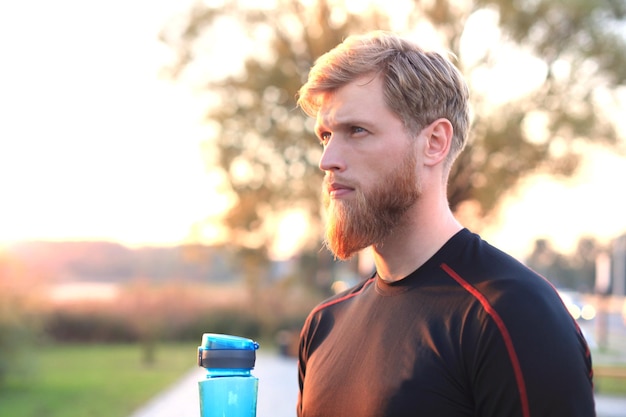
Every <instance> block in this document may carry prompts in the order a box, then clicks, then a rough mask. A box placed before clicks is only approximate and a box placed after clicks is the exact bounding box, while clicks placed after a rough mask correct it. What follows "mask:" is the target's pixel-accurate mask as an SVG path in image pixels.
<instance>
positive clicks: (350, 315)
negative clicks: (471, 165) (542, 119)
mask: <svg viewBox="0 0 626 417" xmlns="http://www.w3.org/2000/svg"><path fill="white" fill-rule="evenodd" d="M298 104H299V106H300V107H301V108H302V109H303V110H304V111H305V112H306V113H307V114H309V115H311V116H312V117H315V119H316V125H315V131H316V135H317V137H318V138H319V140H320V142H321V144H322V146H323V148H324V151H323V154H322V157H321V159H320V162H319V166H320V169H322V170H323V171H324V172H325V178H324V185H323V190H322V196H323V201H324V206H325V208H326V213H327V230H326V245H327V246H328V248H329V249H330V250H331V251H332V252H333V253H334V254H335V256H336V257H337V258H339V259H349V258H350V257H351V256H353V255H354V254H355V253H357V252H358V251H360V250H361V249H364V248H367V247H370V246H371V247H372V250H373V254H374V263H375V266H376V272H375V273H374V274H373V275H372V276H371V277H370V278H369V279H366V280H364V281H363V282H361V283H359V284H357V285H356V286H355V287H353V288H350V289H348V290H347V291H345V292H343V293H341V294H338V295H336V296H334V297H332V298H330V299H328V300H326V301H324V302H323V303H321V304H320V305H318V306H317V307H316V308H315V309H314V310H313V311H312V312H311V313H310V315H309V317H308V318H307V320H306V322H305V324H304V327H303V329H302V332H301V335H300V346H299V361H298V369H299V385H300V386H299V387H300V391H299V398H298V405H297V414H298V416H299V417H403V416H407V417H408V416H412V417H416V416H424V417H444V416H445V417H457V416H458V417H461V416H464V417H469V416H472V417H478V416H480V417H496V416H497V417H503V416H511V417H531V416H568V417H571V416H593V415H594V414H595V411H594V398H593V386H592V368H591V356H590V353H589V349H588V347H587V343H586V341H585V339H584V337H583V335H582V333H581V331H580V329H579V328H578V326H577V324H576V322H575V321H574V319H573V318H572V317H571V316H570V315H569V313H568V311H567V309H566V308H565V306H564V305H563V303H562V302H561V300H560V297H559V296H558V294H557V293H556V291H555V290H554V288H553V287H552V286H551V285H550V284H549V283H548V281H547V280H545V279H544V278H543V277H541V276H539V275H537V274H535V273H534V272H533V271H531V270H529V269H528V268H526V267H525V266H524V265H522V264H521V263H520V262H518V261H516V260H515V259H513V258H512V257H510V256H508V255H506V254H505V253H503V252H501V251H499V250H498V249H496V248H494V247H493V246H491V245H489V244H488V243H487V242H485V241H484V240H482V239H481V238H480V237H479V236H478V235H476V234H473V233H472V232H470V231H469V230H468V229H466V228H464V227H463V226H462V225H461V224H460V223H459V222H458V221H457V220H456V219H455V217H454V215H453V213H452V212H451V210H450V208H449V205H448V200H447V195H446V188H447V187H446V185H447V181H448V177H449V174H450V168H451V166H452V164H453V162H454V160H455V158H456V157H457V156H458V154H459V152H461V150H462V149H463V147H464V145H465V142H466V140H467V136H468V131H469V126H470V116H469V114H470V110H469V93H468V88H467V85H466V83H465V82H464V80H463V78H462V76H461V75H460V73H459V72H458V70H457V69H456V68H455V67H454V65H453V64H452V63H451V62H450V61H449V60H448V59H446V58H444V57H443V56H442V55H440V54H437V53H434V52H427V51H424V50H422V49H421V48H420V47H419V46H417V45H415V44H413V43H411V42H409V41H407V40H406V39H403V38H401V37H398V36H396V35H394V34H391V33H386V32H373V33H369V34H367V35H364V36H353V37H349V38H348V39H346V40H345V41H344V42H343V43H342V44H340V45H338V46H337V47H336V48H334V49H333V50H331V51H330V52H328V53H326V54H325V55H323V56H322V57H320V58H319V59H318V60H317V61H316V63H315V66H314V67H313V68H312V69H311V71H310V73H309V77H308V81H307V82H306V84H305V85H304V86H302V88H301V89H300V92H299V99H298Z"/></svg>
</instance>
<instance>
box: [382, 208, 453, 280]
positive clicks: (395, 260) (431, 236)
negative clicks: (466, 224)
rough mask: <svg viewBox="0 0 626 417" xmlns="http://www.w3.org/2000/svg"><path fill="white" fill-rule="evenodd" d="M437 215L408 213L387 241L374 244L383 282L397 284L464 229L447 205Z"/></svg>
mask: <svg viewBox="0 0 626 417" xmlns="http://www.w3.org/2000/svg"><path fill="white" fill-rule="evenodd" d="M434 212H435V213H436V214H437V215H434V216H430V217H425V216H423V215H422V216H417V215H411V213H407V216H406V217H405V219H406V220H405V221H404V222H403V223H402V224H401V225H399V226H398V227H397V230H394V231H393V233H392V234H391V235H390V237H389V238H388V239H387V240H386V241H385V242H383V243H382V244H379V245H374V247H373V254H374V263H375V265H376V271H377V273H378V276H379V277H380V278H381V279H383V280H384V281H387V282H394V281H399V280H401V279H403V278H405V277H406V276H408V275H409V274H410V273H411V272H413V271H415V270H416V269H417V268H419V267H420V266H422V265H423V264H424V263H425V262H426V261H428V260H429V259H430V258H431V257H432V256H433V255H434V254H435V253H436V252H437V251H438V250H439V249H441V247H442V246H443V245H444V244H445V243H446V242H447V241H448V240H449V239H450V238H451V237H452V236H454V235H455V234H456V233H457V232H458V231H459V230H461V229H462V228H463V226H461V224H460V223H459V222H458V221H457V220H456V219H455V218H454V216H453V215H452V213H451V212H450V210H449V209H448V207H447V205H446V207H445V209H444V210H438V211H434Z"/></svg>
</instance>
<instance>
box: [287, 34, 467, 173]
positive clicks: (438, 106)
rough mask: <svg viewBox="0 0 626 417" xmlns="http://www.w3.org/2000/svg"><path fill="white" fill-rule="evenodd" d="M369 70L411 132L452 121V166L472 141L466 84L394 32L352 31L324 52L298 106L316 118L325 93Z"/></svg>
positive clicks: (444, 62)
mask: <svg viewBox="0 0 626 417" xmlns="http://www.w3.org/2000/svg"><path fill="white" fill-rule="evenodd" d="M368 74H372V75H380V76H382V79H383V86H384V87H383V89H384V96H385V102H386V104H387V106H388V107H389V108H390V109H391V111H392V112H394V113H395V114H397V115H398V116H399V117H400V118H401V120H402V121H403V123H404V126H405V128H406V129H407V131H408V132H409V133H411V134H417V133H419V132H420V131H421V130H422V129H423V128H424V127H426V126H428V125H429V124H430V123H432V122H434V121H435V120H437V119H439V118H445V119H448V120H449V121H450V123H451V124H452V127H453V129H454V137H453V139H452V144H451V146H450V152H449V154H448V159H447V162H448V164H449V165H450V164H451V163H452V161H453V160H454V159H455V158H456V156H457V155H458V154H459V152H461V150H462V149H463V147H464V146H465V143H466V141H467V136H468V131H469V125H470V116H469V112H470V111H469V89H468V87H467V84H466V83H465V81H464V80H463V77H462V76H461V74H460V72H459V70H458V69H457V68H456V67H455V66H454V65H453V64H452V63H451V62H450V61H449V60H448V59H446V58H444V57H443V56H442V55H440V54H438V53H436V52H426V51H424V50H423V49H422V48H420V47H419V46H417V45H415V44H413V43H411V42H409V41H408V40H406V39H403V38H401V37H399V36H397V35H395V34H393V33H389V32H384V31H375V32H370V33H368V34H365V35H359V36H350V37H348V38H347V39H346V40H345V41H344V42H342V43H341V44H339V45H338V46H336V47H335V48H334V49H332V50H330V51H329V52H327V53H325V54H324V55H322V56H321V57H319V58H318V59H317V61H316V62H315V65H314V66H313V68H311V71H310V72H309V77H308V80H307V82H306V83H305V84H304V85H303V86H302V87H301V88H300V91H299V92H298V106H300V108H302V110H304V112H305V113H307V114H308V115H309V116H312V117H316V116H317V112H318V110H319V107H320V104H321V99H322V98H323V95H324V94H326V93H330V92H333V91H335V90H337V89H338V88H341V87H343V86H344V85H346V84H348V83H350V82H352V81H354V80H355V79H357V78H359V77H362V76H365V75H368Z"/></svg>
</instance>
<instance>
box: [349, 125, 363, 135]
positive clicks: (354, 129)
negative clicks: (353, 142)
mask: <svg viewBox="0 0 626 417" xmlns="http://www.w3.org/2000/svg"><path fill="white" fill-rule="evenodd" d="M350 131H351V132H352V134H353V135H355V134H359V133H363V132H366V130H365V129H363V128H362V127H360V126H352V127H351V128H350Z"/></svg>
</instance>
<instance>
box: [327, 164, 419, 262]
mask: <svg viewBox="0 0 626 417" xmlns="http://www.w3.org/2000/svg"><path fill="white" fill-rule="evenodd" d="M413 155H414V153H413V152H408V154H407V156H406V157H405V158H404V160H403V161H402V164H401V165H400V166H399V167H398V168H397V169H394V170H393V171H391V172H390V173H388V174H387V175H385V176H384V177H381V178H380V180H379V181H378V183H377V184H375V185H374V186H373V187H372V188H371V189H369V190H366V191H362V190H361V189H360V188H357V189H355V194H356V195H355V198H354V200H336V199H331V198H330V196H329V195H328V193H327V192H324V193H323V202H324V207H325V209H326V213H327V215H328V220H327V225H326V235H325V244H326V247H327V248H328V249H330V251H331V252H333V254H334V255H335V257H337V258H338V259H341V260H346V259H350V258H351V257H352V256H353V255H354V254H355V253H357V252H358V251H360V250H362V249H365V248H366V247H368V246H371V245H376V244H382V242H383V241H384V240H385V239H386V238H387V237H388V236H389V235H390V234H391V233H392V231H393V230H394V229H395V228H396V227H397V226H398V224H399V223H400V221H401V220H402V217H403V216H404V214H405V213H406V212H407V210H408V209H409V208H410V207H411V206H412V205H413V204H415V202H416V201H417V200H418V199H419V197H420V194H421V185H420V182H419V178H417V173H416V171H415V165H416V162H415V157H414V156H413ZM324 189H326V188H324Z"/></svg>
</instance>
